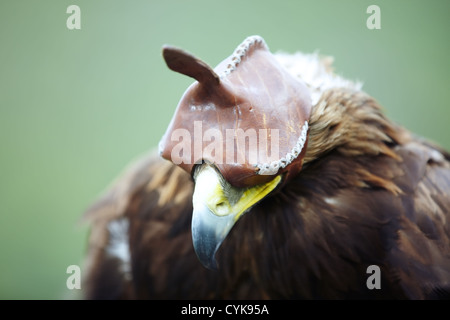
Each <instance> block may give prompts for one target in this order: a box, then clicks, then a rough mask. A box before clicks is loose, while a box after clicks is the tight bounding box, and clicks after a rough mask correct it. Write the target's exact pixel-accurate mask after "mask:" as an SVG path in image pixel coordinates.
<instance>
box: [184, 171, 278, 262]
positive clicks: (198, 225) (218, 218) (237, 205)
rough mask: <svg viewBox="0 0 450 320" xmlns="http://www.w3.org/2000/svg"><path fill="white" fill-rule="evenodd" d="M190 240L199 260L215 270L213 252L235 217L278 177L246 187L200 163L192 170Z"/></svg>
mask: <svg viewBox="0 0 450 320" xmlns="http://www.w3.org/2000/svg"><path fill="white" fill-rule="evenodd" d="M194 179H195V189H194V195H193V207H194V212H193V216H192V240H193V244H194V249H195V252H196V254H197V257H198V258H199V260H200V262H201V263H202V264H203V265H204V266H205V267H206V268H209V269H217V262H216V259H215V254H216V252H217V250H218V249H219V247H220V245H221V244H222V242H223V240H224V239H225V238H226V236H227V235H228V232H230V230H231V228H232V227H233V225H234V224H235V223H236V221H237V220H239V218H240V217H241V216H242V215H243V214H244V213H246V212H247V211H249V210H250V208H252V207H253V206H254V205H255V204H257V203H258V202H259V201H261V200H262V199H263V198H264V197H266V196H267V195H268V194H269V193H270V192H271V191H273V190H274V189H275V188H276V187H277V186H278V185H279V183H280V181H281V177H280V176H276V177H275V178H274V179H273V180H271V181H269V182H267V183H264V184H260V185H256V186H253V187H249V188H236V187H233V186H231V185H230V184H229V183H228V182H227V181H226V180H225V179H224V178H223V177H222V175H221V174H220V172H219V171H218V170H217V169H215V168H214V167H212V166H211V165H209V164H206V163H205V164H202V165H201V166H200V167H199V168H196V171H195V173H194Z"/></svg>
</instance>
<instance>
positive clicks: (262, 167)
mask: <svg viewBox="0 0 450 320" xmlns="http://www.w3.org/2000/svg"><path fill="white" fill-rule="evenodd" d="M307 132H308V121H305V123H304V125H303V128H302V132H301V133H300V137H299V138H298V140H297V144H296V145H295V147H294V148H292V150H291V152H288V153H287V154H286V156H285V157H284V158H281V159H280V160H275V161H272V162H271V163H264V164H257V165H255V167H257V168H258V169H259V171H258V172H257V174H260V175H274V174H276V173H277V172H278V170H279V169H280V168H283V169H284V168H285V167H286V166H288V165H289V164H291V163H292V161H294V160H295V159H296V158H297V157H298V155H299V154H300V153H301V152H302V150H303V147H304V146H305V142H306V134H307Z"/></svg>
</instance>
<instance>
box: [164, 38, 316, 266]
mask: <svg viewBox="0 0 450 320" xmlns="http://www.w3.org/2000/svg"><path fill="white" fill-rule="evenodd" d="M163 57H164V59H165V61H166V63H167V66H168V67H169V68H170V69H171V70H173V71H176V72H179V73H182V74H184V75H187V76H189V77H192V78H194V79H195V80H196V81H195V82H194V83H193V84H192V85H191V86H190V87H189V88H188V89H187V90H186V92H185V93H184V95H183V97H182V98H181V100H180V102H179V104H178V106H177V109H176V111H175V114H174V116H173V118H172V120H171V122H170V124H169V127H168V129H167V131H166V133H165V135H164V136H163V138H162V140H161V142H160V144H159V151H160V154H161V156H162V157H163V158H165V159H167V160H170V161H172V162H173V163H174V164H176V165H178V166H180V167H181V168H182V169H184V170H185V171H187V172H188V173H189V174H191V176H192V177H193V179H194V182H195V189H194V194H193V217H192V238H193V244H194V249H195V251H196V253H197V256H198V258H199V259H200V261H201V262H202V264H203V265H204V266H206V267H208V268H216V267H217V265H216V260H215V253H216V251H217V250H218V248H219V247H220V245H221V243H222V241H223V240H224V239H225V237H226V236H227V234H228V232H229V231H230V230H231V228H232V227H233V225H234V224H235V223H236V221H237V220H238V219H239V218H240V217H242V216H243V215H244V214H245V213H246V212H248V211H249V210H250V209H251V208H252V207H253V206H255V205H256V204H257V203H259V202H260V201H261V200H263V199H264V198H265V197H267V196H268V195H269V194H271V193H273V191H274V190H275V189H277V188H280V187H281V186H282V185H284V184H286V183H287V182H288V181H289V180H290V179H291V178H292V177H294V176H295V175H297V174H298V173H299V171H300V170H301V167H302V164H303V159H304V156H305V152H306V147H307V143H308V132H309V131H308V121H309V120H310V116H311V108H312V103H313V101H312V98H313V95H312V91H311V90H310V88H308V86H307V84H306V83H305V82H304V81H303V80H302V79H301V78H299V77H297V76H295V75H293V74H292V73H291V72H289V71H288V70H287V69H286V68H285V67H284V66H283V65H282V64H280V62H279V61H278V59H277V57H276V56H275V55H273V54H272V53H271V52H270V51H269V49H268V47H267V45H266V43H265V41H264V39H262V38H261V37H259V36H251V37H248V38H247V39H245V40H244V42H242V43H241V44H240V45H239V46H238V47H237V48H236V50H235V51H234V52H233V54H232V55H231V56H229V57H228V58H226V59H225V60H224V61H222V62H221V63H220V64H219V65H218V66H217V67H216V68H214V69H213V68H211V67H209V66H208V64H206V63H205V62H203V61H202V60H200V59H198V58H196V57H195V56H193V55H191V54H190V53H188V52H186V51H184V50H181V49H179V48H176V47H172V46H164V47H163Z"/></svg>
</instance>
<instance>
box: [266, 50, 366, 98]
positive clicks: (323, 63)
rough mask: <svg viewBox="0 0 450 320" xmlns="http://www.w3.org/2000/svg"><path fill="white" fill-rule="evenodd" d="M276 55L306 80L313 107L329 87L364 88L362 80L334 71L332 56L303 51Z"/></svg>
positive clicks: (296, 75) (293, 73)
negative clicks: (342, 75) (321, 55)
mask: <svg viewBox="0 0 450 320" xmlns="http://www.w3.org/2000/svg"><path fill="white" fill-rule="evenodd" d="M275 57H276V59H277V60H278V62H279V63H280V64H281V65H282V66H283V67H285V68H286V70H287V71H288V72H289V73H290V74H292V75H293V76H294V77H296V78H299V79H301V80H303V81H304V82H305V84H306V86H307V87H308V89H309V90H310V93H311V100H312V105H313V107H314V106H315V105H316V104H317V102H318V101H319V99H320V97H321V96H322V94H323V93H324V92H325V91H327V90H328V89H332V88H349V89H354V90H361V88H362V85H363V84H362V83H361V82H359V81H356V82H353V81H350V80H347V79H345V78H342V77H341V76H339V75H336V74H334V73H333V72H332V66H331V64H332V62H333V58H332V57H322V58H321V57H320V56H319V55H318V53H310V54H305V53H301V52H297V53H294V54H289V53H285V52H277V53H276V54H275Z"/></svg>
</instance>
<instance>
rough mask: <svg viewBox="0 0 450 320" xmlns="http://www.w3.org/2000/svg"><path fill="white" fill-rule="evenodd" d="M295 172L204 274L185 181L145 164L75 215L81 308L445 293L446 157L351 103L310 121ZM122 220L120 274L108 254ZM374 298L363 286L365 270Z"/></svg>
mask: <svg viewBox="0 0 450 320" xmlns="http://www.w3.org/2000/svg"><path fill="white" fill-rule="evenodd" d="M304 159H305V160H304V167H303V169H302V171H301V172H300V173H299V174H298V176H297V177H296V178H294V179H293V180H292V181H291V182H289V183H288V184H286V185H285V186H284V187H283V188H282V189H281V190H278V191H277V192H276V193H275V194H273V195H272V196H270V197H267V198H266V199H264V200H262V201H261V202H260V203H259V204H258V205H256V206H255V207H254V208H253V209H252V210H251V211H250V212H248V213H247V214H245V215H244V216H243V217H242V218H241V219H240V220H239V221H238V222H237V223H236V225H235V226H234V227H233V229H232V230H231V232H230V233H229V235H228V237H227V238H226V239H225V241H224V242H223V244H222V246H221V248H220V249H219V251H218V253H217V258H218V263H219V265H220V269H219V270H218V271H211V270H208V269H205V268H204V267H203V266H202V265H201V264H200V262H199V261H198V259H197V257H196V255H195V253H194V250H193V247H192V242H191V233H190V221H191V216H192V203H191V201H192V192H193V182H192V180H191V178H190V177H189V175H188V174H186V173H185V172H184V171H182V170H181V169H179V168H178V167H176V166H174V165H172V164H171V163H169V162H167V161H163V160H160V159H158V158H157V157H155V156H149V157H147V158H146V159H145V160H143V162H141V163H140V164H138V165H137V166H136V167H134V168H132V169H131V170H130V171H129V172H128V173H126V174H125V175H124V178H122V180H119V181H118V182H117V183H116V184H115V185H114V186H113V187H112V189H111V191H110V192H109V193H107V194H106V195H105V197H103V198H102V199H101V200H100V201H99V202H98V203H97V204H96V205H94V206H93V207H92V208H91V209H90V210H89V211H88V213H87V216H88V217H89V219H90V221H92V233H91V237H90V244H89V252H88V261H89V263H88V265H87V267H88V270H89V272H88V276H87V278H86V281H85V288H87V291H86V297H87V298H155V299H168V298H173V299H177V298H185V299H202V298H207V299H213V298H231V299H241V298H245V299H266V298H308V299H312V298H326V299H337V298H358V299H359V298H396V299H404V298H407V299H426V298H442V297H447V298H448V295H449V294H450V290H449V289H450V225H449V220H450V197H449V195H450V160H449V159H450V157H449V154H448V153H446V152H445V151H443V150H441V149H439V148H438V147H436V146H434V145H433V144H431V143H429V142H427V141H425V140H423V139H418V138H415V137H413V136H412V135H411V134H410V133H409V132H408V131H406V130H404V129H402V128H400V127H399V126H397V125H395V124H393V123H392V122H390V121H389V120H388V119H387V118H386V117H385V116H384V115H383V113H382V111H381V108H380V107H379V106H378V104H377V103H376V101H375V100H374V99H373V98H371V97H370V96H368V95H366V94H365V93H363V92H359V91H351V90H348V89H333V90H329V91H328V92H326V93H325V94H324V95H323V96H322V98H321V99H320V101H319V102H318V103H317V104H316V106H315V107H314V109H313V111H312V115H311V120H310V132H309V141H308V149H307V152H306V155H305V158H304ZM120 218H125V219H127V220H128V221H129V232H128V234H127V237H128V242H129V247H130V251H131V272H130V274H129V275H128V276H127V275H126V273H124V272H123V271H121V269H120V268H119V266H120V261H119V260H118V259H117V258H114V257H112V256H111V255H110V254H108V252H109V251H108V250H107V247H108V245H109V244H110V241H111V239H110V236H111V234H110V233H108V224H109V223H110V222H111V221H115V220H116V219H120ZM373 264H375V265H378V266H380V269H381V280H382V283H381V289H380V290H369V289H368V288H367V287H366V280H367V277H368V275H367V273H366V269H367V267H368V266H369V265H373Z"/></svg>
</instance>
